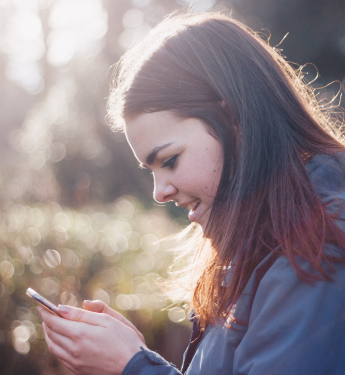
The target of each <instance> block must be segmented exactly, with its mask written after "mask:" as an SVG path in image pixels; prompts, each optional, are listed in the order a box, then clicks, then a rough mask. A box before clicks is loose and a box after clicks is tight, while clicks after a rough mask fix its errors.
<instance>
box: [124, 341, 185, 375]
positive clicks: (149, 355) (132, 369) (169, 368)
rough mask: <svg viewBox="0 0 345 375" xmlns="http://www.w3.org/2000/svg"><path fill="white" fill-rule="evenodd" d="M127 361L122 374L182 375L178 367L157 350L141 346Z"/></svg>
mask: <svg viewBox="0 0 345 375" xmlns="http://www.w3.org/2000/svg"><path fill="white" fill-rule="evenodd" d="M140 349H141V352H138V353H136V354H135V355H134V356H133V357H132V359H131V360H130V361H129V362H128V363H127V366H126V367H125V369H124V370H123V372H122V375H181V372H180V371H178V370H177V368H176V367H175V366H174V365H173V364H171V363H169V362H168V361H166V360H165V359H164V358H163V357H161V356H160V355H159V354H157V353H156V352H153V351H151V350H148V349H146V348H143V347H140Z"/></svg>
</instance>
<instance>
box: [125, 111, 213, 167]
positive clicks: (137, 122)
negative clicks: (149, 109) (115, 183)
mask: <svg viewBox="0 0 345 375" xmlns="http://www.w3.org/2000/svg"><path fill="white" fill-rule="evenodd" d="M125 122H126V130H125V133H126V137H127V140H128V142H129V144H130V146H131V147H132V150H133V152H134V153H135V155H136V157H137V158H138V159H139V160H141V161H143V159H144V158H145V157H146V156H147V154H148V153H149V152H151V150H152V149H153V148H156V147H161V146H163V145H164V144H167V143H178V144H181V143H183V142H188V141H190V140H193V139H198V138H200V136H202V134H204V133H207V128H206V125H204V124H203V123H202V122H201V121H200V120H197V119H181V118H179V117H177V116H176V115H174V114H173V113H172V112H169V111H162V112H154V113H144V114H141V115H138V116H136V117H135V118H133V119H128V120H126V121H125Z"/></svg>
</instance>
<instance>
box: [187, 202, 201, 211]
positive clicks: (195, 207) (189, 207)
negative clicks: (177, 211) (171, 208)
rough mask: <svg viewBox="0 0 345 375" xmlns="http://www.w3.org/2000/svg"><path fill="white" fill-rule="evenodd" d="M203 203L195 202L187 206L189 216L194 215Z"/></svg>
mask: <svg viewBox="0 0 345 375" xmlns="http://www.w3.org/2000/svg"><path fill="white" fill-rule="evenodd" d="M200 203H201V201H199V200H198V201H195V202H193V203H190V204H187V206H186V207H187V209H188V211H189V214H192V213H193V212H194V211H195V210H196V209H197V207H198V206H199V204H200Z"/></svg>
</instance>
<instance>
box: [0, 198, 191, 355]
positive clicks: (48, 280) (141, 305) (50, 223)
mask: <svg viewBox="0 0 345 375" xmlns="http://www.w3.org/2000/svg"><path fill="white" fill-rule="evenodd" d="M177 230H178V228H177V225H176V223H175V222H174V221H172V220H171V219H170V218H169V217H168V216H167V214H166V213H165V211H164V210H163V209H159V208H155V209H153V210H149V211H145V210H144V209H143V208H142V206H141V205H140V203H139V202H138V201H136V200H135V199H134V198H132V197H130V196H126V197H121V198H119V199H118V200H116V201H115V203H113V204H110V205H106V206H102V207H84V208H83V210H78V211H77V210H72V209H69V208H62V207H61V206H60V205H59V204H57V203H50V204H45V205H43V204H42V205H36V206H23V205H19V204H13V205H11V206H8V209H7V210H6V211H4V212H2V214H1V233H0V238H1V247H0V277H1V283H0V296H1V297H0V301H1V303H0V306H1V310H0V326H1V327H2V331H0V338H2V341H6V342H7V343H11V344H12V345H13V346H14V348H15V349H16V351H18V352H19V353H23V354H24V353H28V352H29V351H30V350H31V349H32V350H33V351H34V353H36V354H37V355H42V354H43V355H44V354H46V346H45V343H44V341H43V332H42V327H41V325H40V319H39V316H38V314H37V310H36V304H35V302H34V301H32V300H30V299H29V298H28V297H27V296H26V295H25V291H26V289H27V288H28V287H32V288H33V289H35V290H37V291H38V292H39V293H41V294H42V295H43V296H45V297H47V298H48V299H49V300H51V301H52V302H54V303H55V304H59V303H62V304H69V305H74V306H79V307H81V304H82V301H83V300H84V299H100V300H102V301H104V302H105V303H107V304H108V305H110V306H111V307H113V308H114V309H117V310H118V311H120V312H121V313H123V314H124V315H125V316H127V317H130V319H131V320H132V321H135V322H136V323H137V324H138V326H139V328H141V329H142V330H143V331H144V333H146V336H147V340H148V342H152V343H154V339H155V338H154V335H155V333H154V326H155V327H159V326H160V325H161V324H164V320H166V319H167V313H162V312H161V310H162V309H163V308H164V307H165V306H166V305H167V299H166V297H165V295H164V293H163V292H162V290H161V289H160V288H159V286H158V285H157V281H158V280H159V278H160V277H161V276H162V275H163V276H165V275H166V271H167V268H168V267H169V265H170V263H171V255H172V254H171V251H170V245H169V241H168V240H166V241H159V240H160V239H162V238H164V237H166V236H168V235H169V234H171V233H173V232H176V231H177ZM169 317H170V319H171V320H173V321H180V320H183V319H184V318H185V314H184V312H183V310H182V309H179V308H175V309H174V310H172V312H170V313H169ZM153 322H154V323H153ZM145 331H146V332H145Z"/></svg>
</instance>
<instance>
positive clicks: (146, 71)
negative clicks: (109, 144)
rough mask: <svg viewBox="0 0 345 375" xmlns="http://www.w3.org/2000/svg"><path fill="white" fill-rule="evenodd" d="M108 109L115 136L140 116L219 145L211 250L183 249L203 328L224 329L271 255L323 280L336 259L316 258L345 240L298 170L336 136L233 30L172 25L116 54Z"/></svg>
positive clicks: (202, 23) (276, 62)
mask: <svg viewBox="0 0 345 375" xmlns="http://www.w3.org/2000/svg"><path fill="white" fill-rule="evenodd" d="M108 110H109V116H110V118H111V120H112V122H113V126H114V127H115V128H117V129H122V130H123V126H124V125H123V122H122V120H123V119H128V118H131V117H135V116H137V115H139V114H142V113H147V112H158V111H172V112H173V113H175V114H176V116H178V117H180V118H197V119H200V120H202V121H203V122H204V123H206V124H207V125H208V126H209V128H210V131H211V132H212V134H214V135H215V137H216V138H217V139H218V140H219V142H220V143H221V145H222V148H223V152H224V167H223V171H222V176H221V181H220V185H219V189H218V192H217V196H216V197H215V201H214V205H213V207H212V211H211V215H210V219H209V221H208V225H207V228H206V230H205V233H204V238H207V239H208V240H207V241H209V243H208V244H207V246H205V245H204V246H203V241H201V236H202V233H201V232H199V233H197V234H196V238H193V239H192V244H191V249H192V248H193V246H194V245H195V244H197V246H198V249H199V251H198V252H197V254H196V258H195V259H194V265H196V266H195V267H194V271H193V272H194V273H193V275H194V278H191V280H193V281H192V286H191V291H192V294H193V296H192V306H193V308H194V310H195V313H196V315H197V316H198V317H199V319H200V322H201V325H202V327H203V328H204V327H205V326H206V324H208V323H211V324H214V323H215V322H216V321H220V322H222V321H224V318H226V317H227V316H228V315H229V312H230V309H231V307H232V305H233V304H234V303H236V300H237V299H238V297H239V296H240V294H241V292H242V290H243V288H244V286H245V284H246V282H247V281H248V279H249V277H250V275H251V273H252V271H253V270H254V268H255V267H256V266H257V265H258V263H259V262H260V261H261V260H262V259H263V258H264V257H265V256H266V255H267V254H269V253H270V252H274V253H275V254H276V256H279V255H282V254H283V255H285V256H286V257H287V258H288V259H289V260H290V262H291V264H292V266H293V267H294V269H295V270H296V272H297V274H298V275H299V276H300V277H301V278H302V279H303V280H304V281H306V282H312V281H313V280H319V279H324V280H331V273H332V271H334V268H333V267H332V262H333V261H335V262H342V263H344V256H343V255H342V256H340V255H339V254H337V255H336V254H332V253H327V254H325V253H324V252H323V248H324V244H325V242H331V243H333V244H335V245H338V246H339V247H340V248H341V249H344V248H345V240H344V234H343V233H342V232H341V230H340V229H338V227H337V226H336V225H335V223H334V215H333V216H332V215H331V214H330V213H328V212H327V211H326V210H325V207H324V206H323V205H322V203H321V201H320V199H319V198H318V196H317V194H316V192H315V190H314V188H313V186H312V184H311V182H310V179H309V177H308V174H307V171H306V163H307V162H308V160H310V159H311V158H312V157H314V156H315V155H316V154H329V155H336V154H337V153H338V152H339V151H341V152H344V145H343V140H342V138H341V135H340V132H339V131H338V130H337V126H336V124H335V122H334V120H332V118H331V117H330V116H329V115H327V114H326V113H325V112H323V111H321V109H320V108H319V104H318V101H317V100H316V98H315V95H314V92H313V90H312V88H311V86H310V85H309V84H307V83H306V82H305V81H304V80H303V76H302V75H301V72H300V70H295V69H294V68H292V66H291V65H289V64H288V63H287V62H286V61H285V59H284V57H282V56H281V55H280V54H279V53H278V52H277V51H276V50H275V49H274V48H272V47H271V46H269V44H268V43H267V42H266V41H265V40H263V39H262V38H261V37H260V36H259V35H258V34H256V33H254V32H252V31H251V30H250V29H248V28H247V27H246V26H244V25H243V24H241V23H240V22H237V21H235V20H233V19H231V18H229V17H226V16H224V15H221V14H215V13H203V14H187V15H179V16H172V17H168V18H167V19H165V20H164V21H163V22H161V23H160V24H159V25H158V26H156V27H155V28H154V29H153V30H152V31H151V32H150V33H149V35H148V36H147V37H146V38H145V39H144V40H143V41H142V42H140V43H139V44H137V45H136V46H134V47H133V48H131V49H130V50H129V51H127V52H126V54H125V55H124V56H123V57H122V59H121V61H120V62H119V64H118V66H117V69H116V71H115V75H114V82H113V87H112V89H111V92H110V97H109V102H108ZM193 244H194V245H193ZM194 247H195V246H194ZM191 251H192V250H191ZM298 257H301V258H303V259H305V260H307V261H308V262H309V263H310V264H311V265H312V266H313V268H314V271H315V272H313V273H308V272H306V271H305V270H303V269H302V268H300V266H299V264H300V263H299V264H298V263H297V262H296V259H297V258H298ZM229 267H231V268H232V277H231V280H230V282H229V283H228V284H227V285H226V283H224V282H225V275H226V273H227V272H228V269H229ZM326 269H328V270H329V272H326ZM195 275H197V277H195Z"/></svg>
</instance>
